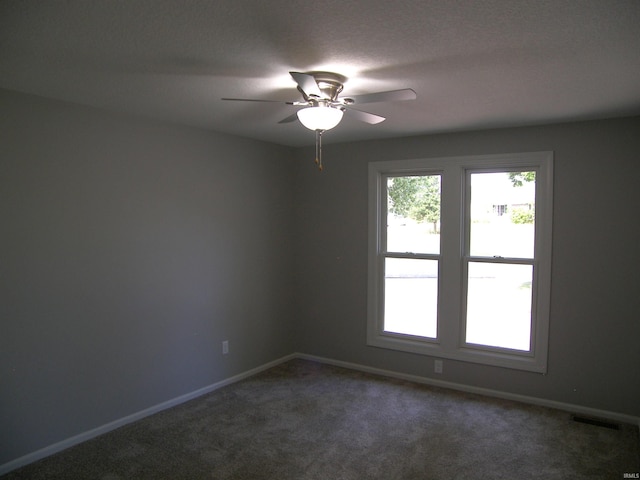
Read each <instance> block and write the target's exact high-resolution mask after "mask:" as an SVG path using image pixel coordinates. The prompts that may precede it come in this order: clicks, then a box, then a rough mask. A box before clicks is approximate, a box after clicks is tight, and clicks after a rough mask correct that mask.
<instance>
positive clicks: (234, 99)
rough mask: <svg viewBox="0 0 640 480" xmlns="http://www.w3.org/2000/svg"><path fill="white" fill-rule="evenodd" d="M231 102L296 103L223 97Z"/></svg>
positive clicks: (291, 103)
mask: <svg viewBox="0 0 640 480" xmlns="http://www.w3.org/2000/svg"><path fill="white" fill-rule="evenodd" d="M220 100H227V101H231V102H266V103H284V104H285V105H294V102H283V101H281V100H258V99H254V98H221V99H220Z"/></svg>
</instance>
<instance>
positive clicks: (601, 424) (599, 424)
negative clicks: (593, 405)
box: [571, 415, 620, 430]
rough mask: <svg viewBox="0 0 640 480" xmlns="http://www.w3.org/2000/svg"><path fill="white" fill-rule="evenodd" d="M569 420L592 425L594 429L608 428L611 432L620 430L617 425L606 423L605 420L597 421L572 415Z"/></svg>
mask: <svg viewBox="0 0 640 480" xmlns="http://www.w3.org/2000/svg"><path fill="white" fill-rule="evenodd" d="M571 418H572V420H573V421H574V422H579V423H586V424H588V425H594V426H596V427H603V428H610V429H611V430H620V426H619V425H617V424H615V423H611V422H607V421H606V420H598V419H596V418H589V417H581V416H579V415H572V416H571Z"/></svg>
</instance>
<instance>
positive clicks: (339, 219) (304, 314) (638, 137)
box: [295, 118, 640, 416]
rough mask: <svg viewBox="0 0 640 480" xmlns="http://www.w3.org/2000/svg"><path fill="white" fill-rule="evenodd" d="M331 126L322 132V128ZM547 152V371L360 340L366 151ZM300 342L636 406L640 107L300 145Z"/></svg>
mask: <svg viewBox="0 0 640 480" xmlns="http://www.w3.org/2000/svg"><path fill="white" fill-rule="evenodd" d="M329 136H330V132H329V133H328V134H327V138H328V137H329ZM544 150H553V151H554V152H555V172H554V173H555V184H554V207H555V210H554V217H553V228H554V231H553V263H552V287H551V319H550V339H549V364H548V373H547V374H546V375H544V376H543V375H540V374H536V373H527V372H521V371H516V370H509V369H504V368H496V367H490V366H481V365H475V364H471V363H464V362H457V361H452V360H445V361H444V373H443V375H435V374H434V373H433V359H432V358H429V357H424V356H420V355H415V354H410V353H402V352H396V351H392V350H385V349H381V348H375V347H368V346H366V345H365V338H366V315H367V163H368V162H371V161H378V160H394V159H405V158H424V157H442V156H455V155H476V154H489V153H509V152H528V151H544ZM296 156H297V159H298V165H297V167H296V168H297V174H296V224H295V228H296V230H295V232H296V235H295V236H296V245H297V247H296V248H297V249H296V262H297V263H296V272H297V275H298V278H297V282H296V307H297V310H296V315H297V322H296V326H297V337H296V338H297V342H296V345H297V348H298V350H299V351H301V352H305V353H308V354H313V355H318V356H323V357H329V358H332V359H336V360H342V361H348V362H355V363H359V364H363V365H368V366H372V367H376V368H382V369H387V370H394V371H398V372H403V373H408V374H414V375H422V376H427V377H433V378H437V379H439V380H445V381H451V382H457V383H461V384H465V385H471V386H477V387H484V388H489V389H495V390H499V391H504V392H510V393H515V394H521V395H528V396H532V397H541V398H544V399H547V400H553V401H559V402H568V403H571V404H579V405H581V406H585V407H591V408H597V409H604V410H609V411H614V412H619V413H624V414H628V415H635V416H640V401H638V399H640V348H639V347H638V342H639V339H640V313H639V312H640V274H639V272H638V270H639V269H640V227H639V225H640V223H639V222H638V214H639V213H640V186H639V180H638V179H639V178H640V118H629V119H618V120H610V121H596V122H584V123H572V124H565V125H555V126H541V127H532V128H516V129H502V130H488V131H483V132H470V133H454V134H443V135H431V136H422V137H411V138H404V139H393V140H381V141H372V142H362V143H352V144H341V145H330V144H329V145H325V148H324V164H325V170H324V172H323V173H322V174H319V173H318V172H317V170H315V169H314V165H313V150H312V149H302V150H298V151H296Z"/></svg>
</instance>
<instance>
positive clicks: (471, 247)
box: [367, 152, 553, 372]
mask: <svg viewBox="0 0 640 480" xmlns="http://www.w3.org/2000/svg"><path fill="white" fill-rule="evenodd" d="M552 173H553V155H552V153H551V152H536V153H519V154H508V155H489V156H473V157H455V158H434V159H417V160H403V161H390V162H376V163H371V164H370V165H369V188H370V190H369V191H370V200H369V207H370V211H369V227H370V231H369V235H370V237H369V239H370V246H369V314H368V333H367V341H368V344H369V345H373V346H377V347H383V348H391V349H396V350H404V351H410V352H415V353H423V354H426V355H431V356H436V357H443V358H453V359H458V360H465V361H471V362H477V363H484V364H490V365H498V366H505V367H511V368H519V369H524V370H532V371H538V372H544V371H546V361H547V341H548V328H549V327H548V324H549V295H550V270H551V216H552Z"/></svg>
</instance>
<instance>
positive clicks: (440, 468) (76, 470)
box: [2, 360, 640, 480]
mask: <svg viewBox="0 0 640 480" xmlns="http://www.w3.org/2000/svg"><path fill="white" fill-rule="evenodd" d="M639 471H640V442H639V439H638V428H637V427H633V426H629V425H621V426H619V428H618V429H611V428H606V427H603V426H596V425H590V424H586V423H580V422H576V421H574V420H572V418H571V415H570V414H568V413H566V412H561V411H557V410H553V409H547V408H542V407H535V406H530V405H524V404H520V403H517V402H511V401H506V400H498V399H492V398H486V397H482V396H479V395H471V394H464V393H459V392H453V391H449V390H445V389H438V388H433V387H428V386H424V385H416V384H413V383H410V382H404V381H398V380H393V379H388V378H382V377H378V376H375V375H369V374H364V373H360V372H355V371H351V370H346V369H342V368H336V367H331V366H326V365H320V364H317V363H314V362H308V361H302V360H294V361H291V362H288V363H286V364H283V365H280V366H278V367H275V368H273V369H271V370H268V371H266V372H264V373H261V374H259V375H256V376H254V377H252V378H249V379H247V380H244V381H241V382H239V383H236V384H234V385H230V386H228V387H225V388H222V389H220V390H217V391H215V392H213V393H211V394H208V395H205V396H202V397H200V398H198V399H195V400H193V401H190V402H188V403H185V404H183V405H180V406H178V407H175V408H173V409H171V410H167V411H164V412H161V413H159V414H156V415H153V416H151V417H148V418H146V419H144V420H141V421H139V422H137V423H135V424H131V425H128V426H126V427H123V428H120V429H118V430H115V431H113V432H110V433H108V434H106V435H103V436H101V437H98V438H96V439H93V440H90V441H88V442H85V443H83V444H81V445H78V446H76V447H73V448H70V449H68V450H66V451H64V452H61V453H59V454H57V455H54V456H51V457H49V458H46V459H44V460H41V461H39V462H37V463H34V464H32V465H29V466H26V467H24V468H22V469H19V470H16V471H14V472H11V473H9V474H8V475H6V476H4V477H2V480H17V479H30V480H36V479H47V480H51V479H91V480H97V479H102V480H116V479H127V480H131V479H136V480H137V479H154V480H158V479H175V480H177V479H221V480H222V479H247V480H257V479H274V480H275V479H277V480H286V479H291V480H294V479H295V480H301V479H318V480H351V479H353V480H361V479H367V480H368V479H384V480H393V479H420V480H423V479H447V480H450V479H509V480H514V479H546V480H549V479H563V480H564V479H569V478H571V479H573V478H575V479H594V480H603V479H621V478H623V475H624V473H637V472H639Z"/></svg>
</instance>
